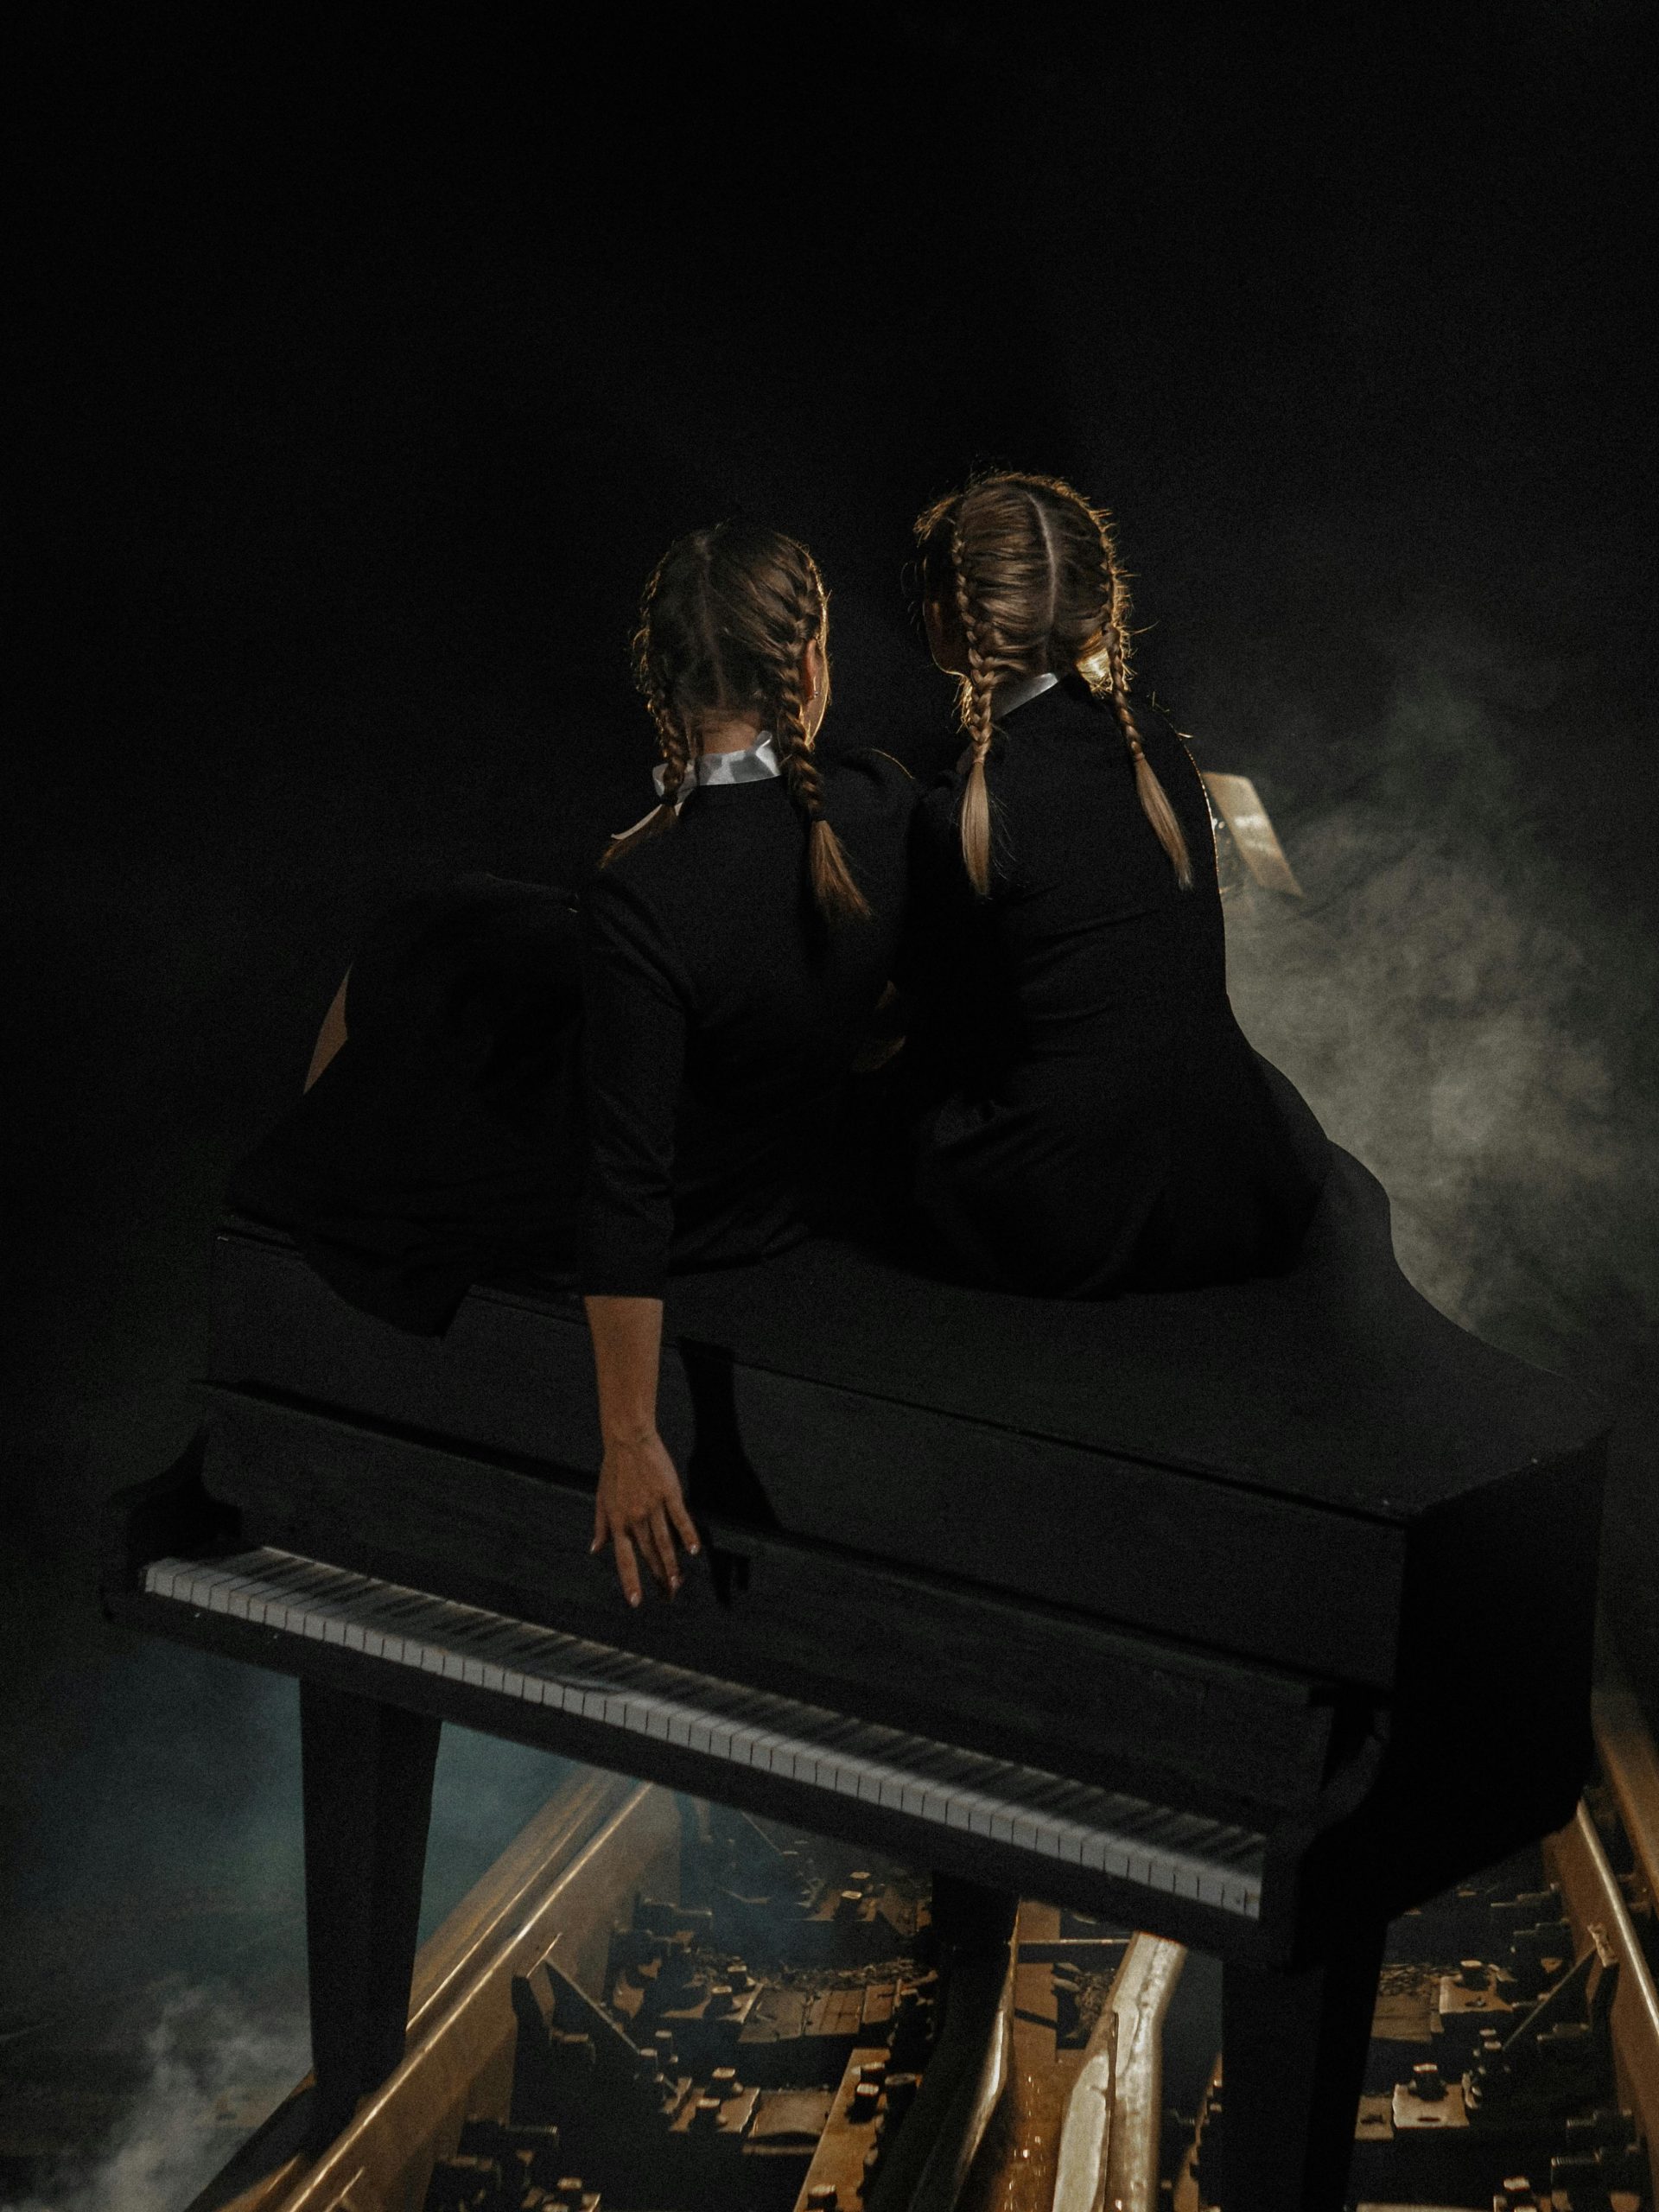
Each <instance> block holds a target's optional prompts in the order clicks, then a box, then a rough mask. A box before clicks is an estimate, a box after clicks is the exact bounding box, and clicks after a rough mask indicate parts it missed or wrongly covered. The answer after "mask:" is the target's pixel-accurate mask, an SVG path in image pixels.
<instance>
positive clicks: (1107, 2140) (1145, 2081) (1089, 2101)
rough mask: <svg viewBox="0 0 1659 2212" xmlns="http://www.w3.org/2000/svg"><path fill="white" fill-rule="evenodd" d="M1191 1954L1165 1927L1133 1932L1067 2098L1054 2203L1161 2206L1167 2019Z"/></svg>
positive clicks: (1083, 2208)
mask: <svg viewBox="0 0 1659 2212" xmlns="http://www.w3.org/2000/svg"><path fill="white" fill-rule="evenodd" d="M1185 1962H1186V1952H1185V1948H1183V1947H1182V1945H1180V1944H1179V1943H1172V1942H1167V1941H1166V1940H1165V1938H1164V1937H1162V1936H1135V1939H1134V1941H1133V1942H1131V1943H1130V1945H1129V1948H1128V1950H1127V1951H1126V1952H1125V1953H1124V1954H1123V1959H1122V1964H1121V1965H1120V1966H1119V1967H1118V1970H1117V1972H1116V1974H1115V1975H1114V1976H1113V1979H1112V1986H1111V1988H1110V1989H1109V1992H1108V1993H1107V1997H1106V2002H1105V2005H1103V2008H1102V2011H1101V2015H1100V2020H1099V2022H1098V2024H1097V2025H1096V2029H1095V2032H1094V2035H1093V2036H1092V2037H1090V2044H1089V2049H1088V2051H1087V2052H1086V2054H1085V2055H1084V2062H1083V2070H1082V2072H1081V2073H1080V2074H1079V2075H1078V2076H1077V2081H1076V2082H1075V2083H1074V2084H1073V2085H1072V2089H1071V2096H1070V2098H1069V2099H1068V2100H1067V2102H1066V2107H1065V2121H1064V2123H1063V2125H1062V2127H1061V2131H1060V2148H1059V2159H1058V2170H1057V2171H1056V2174H1055V2179H1054V2212H1101V2208H1102V2207H1103V2206H1104V2205H1107V2204H1109V2205H1111V2206H1112V2208H1113V2212H1157V2207H1158V2204H1159V2202H1160V2196H1159V2186H1160V2179H1161V2171H1162V2170H1161V2156H1162V2147H1163V2121H1164V2113H1163V2102H1164V2095H1163V2087H1164V2065H1163V2049H1164V2021H1165V2019H1166V2016H1167V2014H1168V2012H1169V2004H1170V1999H1171V1998H1172V1997H1173V1995H1174V1993H1175V1985H1176V1983H1177V1982H1178V1981H1179V1980H1180V1974H1181V1968H1182V1967H1183V1966H1184V1965H1185Z"/></svg>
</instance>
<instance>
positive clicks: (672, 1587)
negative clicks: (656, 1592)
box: [669, 1575, 680, 1591]
mask: <svg viewBox="0 0 1659 2212" xmlns="http://www.w3.org/2000/svg"><path fill="white" fill-rule="evenodd" d="M679 1586H680V1578H679V1576H678V1575H676V1576H675V1577H674V1580H672V1581H671V1583H670V1584H669V1589H670V1590H671V1591H675V1590H677V1589H678V1588H679Z"/></svg>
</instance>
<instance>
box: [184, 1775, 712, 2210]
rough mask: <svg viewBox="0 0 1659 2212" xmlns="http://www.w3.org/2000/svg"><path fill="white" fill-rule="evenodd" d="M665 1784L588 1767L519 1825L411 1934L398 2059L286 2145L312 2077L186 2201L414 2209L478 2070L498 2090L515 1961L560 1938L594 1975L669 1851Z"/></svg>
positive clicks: (506, 2076)
mask: <svg viewBox="0 0 1659 2212" xmlns="http://www.w3.org/2000/svg"><path fill="white" fill-rule="evenodd" d="M679 1847H680V1826H679V1816H678V1814H677V1810H676V1808H675V1801H674V1798H673V1796H672V1795H671V1792H669V1791H667V1790H665V1789H658V1788H657V1787H655V1786H654V1785H653V1784H652V1783H632V1782H629V1781H627V1780H626V1779H624V1778H623V1777H619V1776H613V1775H604V1774H599V1773H596V1772H594V1771H591V1770H584V1771H582V1772H581V1773H579V1774H576V1775H574V1776H572V1777H571V1778H570V1779H569V1781H567V1782H566V1783H563V1785H562V1786H561V1788H560V1789H558V1790H557V1791H556V1792H555V1794H554V1796H552V1797H551V1798H550V1800H549V1802H548V1803H547V1804H546V1805H545V1806H544V1807H543V1808H542V1810H541V1812H540V1813H538V1814H537V1815H536V1817H535V1818H534V1819H533V1820H532V1821H530V1822H529V1824H528V1825H527V1826H526V1827H524V1829H523V1830H522V1831H521V1833H520V1834H518V1837H517V1838H516V1839H515V1840H513V1842H512V1843H511V1844H510V1845H509V1846H508V1847H507V1849H506V1850H505V1852H504V1853H502V1855H501V1857H500V1858H499V1859H497V1860H496V1862H495V1864H494V1865H493V1866H492V1867H491V1868H490V1869H489V1871H488V1872H487V1873H486V1874H485V1875H484V1876H483V1878H481V1880H480V1881H479V1882H478V1883H477V1884H476V1885H474V1888H473V1889H472V1890H471V1891H469V1892H468V1893H467V1896H466V1897H464V1898H463V1899H462V1900H461V1903H460V1904H458V1905H457V1906H456V1907H455V1909H454V1911H453V1912H452V1913H451V1914H450V1915H449V1916H448V1918H447V1919H446V1920H445V1921H444V1922H443V1923H442V1926H441V1927H440V1928H439V1929H437V1930H436V1931H435V1933H434V1934H433V1935H432V1936H430V1937H429V1939H428V1941H427V1942H425V1943H424V1944H423V1946H422V1948H421V1951H420V1954H419V1956H418V1957H417V1959H416V1966H415V1974H414V1981H413V1986H412V1988H411V1991H410V2019H409V2040H408V2048H407V2050H406V2052H405V2055H404V2062H403V2064H402V2065H401V2066H400V2067H399V2068H398V2069H397V2072H396V2073H395V2074H393V2075H392V2076H391V2079H390V2080H389V2081H388V2082H385V2083H384V2084H383V2085H382V2087H381V2088H379V2089H378V2090H376V2091H375V2092H374V2094H372V2096H371V2097H369V2098H368V2099H366V2100H365V2102H364V2103H363V2104H362V2105H361V2106H360V2107H359V2110H358V2112H357V2113H356V2115H355V2117H354V2118H353V2120H351V2121H350V2122H349V2123H348V2125H347V2126H346V2128H345V2129H344V2131H343V2132H342V2133H340V2135H339V2136H338V2137H337V2138H336V2139H334V2142H333V2143H332V2144H330V2145H328V2146H327V2148H326V2149H324V2150H322V2151H321V2152H304V2151H296V2150H294V2149H291V2148H290V2147H289V2145H290V2144H291V2142H292V2139H293V2137H294V2135H295V2133H296V2123H299V2124H300V2125H301V2126H302V2123H303V2121H304V2119H305V2117H306V2109H307V2106H308V2095H307V2091H308V2084H309V2078H310V2077H309V2076H307V2079H306V2081H305V2082H302V2083H301V2084H300V2085H299V2086H298V2088H296V2090H295V2092H294V2093H293V2094H292V2096H291V2097H290V2098H289V2100H288V2101H287V2103H286V2104H285V2105H283V2107H279V2108H278V2110H277V2113H274V2114H273V2115H272V2117H271V2119H270V2120H269V2121H267V2122H266V2124H265V2126H264V2127H263V2128H261V2129H260V2130H258V2131H257V2133H256V2134H255V2136H254V2137H253V2138H252V2139H251V2141H250V2142H249V2143H247V2144H245V2145H243V2147H242V2149H241V2150H240V2151H238V2152H237V2153H236V2155H235V2156H234V2157H233V2158H232V2159H231V2161H230V2162H229V2164H227V2165H226V2167H225V2168H224V2170H223V2171H222V2172H221V2173H220V2175H219V2177H217V2178H216V2179H215V2180H214V2181H213V2182H210V2183H208V2185H207V2188H206V2189H205V2190H202V2191H201V2193H200V2195H199V2196H197V2197H196V2199H195V2200H194V2202H193V2204H192V2205H191V2206H190V2208H189V2212H421V2207H422V2205H423V2202H424V2200H425V2196H426V2192H427V2188H428V2185H429V2182H430V2179H431V2175H432V2169H433V2166H434V2164H435V2161H436V2159H437V2158H441V2157H443V2156H445V2155H447V2153H448V2151H449V2150H451V2149H453V2147H454V2143H455V2140H456V2139H457V2138H458V2136H459V2134H460V2132H461V2123H462V2122H463V2121H464V2120H465V2119H466V2118H467V2113H468V2111H469V2110H471V2109H475V2108H476V2094H477V2090H478V2086H479V2084H480V2082H481V2081H486V2080H487V2081H489V2082H495V2083H497V2084H498V2086H499V2087H500V2088H501V2089H502V2092H503V2094H505V2084H506V2082H508V2081H509V2080H510V2078H511V2074H512V2048H513V2040H514V2037H515V2036H516V2033H517V2023H516V2021H515V2018H514V2015H513V2010H512V1977H513V1975H514V1974H527V1973H528V1972H529V1971H530V1970H531V1967H533V1966H535V1965H537V1963H539V1961H541V1960H543V1959H544V1958H545V1957H547V1955H549V1953H550V1951H552V1950H554V1949H556V1950H557V1954H558V1958H559V1963H560V1965H561V1966H563V1967H565V1968H566V1969H567V1971H569V1972H570V1973H571V1974H573V1975H574V1976H575V1979H577V1980H582V1981H584V1982H590V1983H592V1984H594V1985H595V1986H596V1984H597V1982H598V1980H599V1979H600V1978H601V1975H602V1973H603V1968H604V1961H605V1955H606V1947H607V1940H608V1936H609V1930H610V1928H611V1926H612V1923H613V1919H614V1918H615V1917H617V1916H620V1913H621V1912H622V1910H624V1909H625V1908H626V1904H627V1903H628V1901H629V1899H630V1898H631V1897H632V1895H633V1894H634V1892H635V1891H637V1890H638V1889H639V1887H640V1886H641V1885H642V1883H643V1882H645V1881H647V1880H649V1879H651V1878H652V1877H653V1875H654V1874H655V1873H657V1872H662V1871H664V1870H665V1869H666V1868H668V1867H671V1866H675V1865H677V1858H678V1852H679Z"/></svg>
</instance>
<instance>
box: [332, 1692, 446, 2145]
mask: <svg viewBox="0 0 1659 2212" xmlns="http://www.w3.org/2000/svg"><path fill="white" fill-rule="evenodd" d="M440 1726H441V1724H440V1723H439V1722H438V1721H436V1720H434V1719H429V1718H428V1717H427V1716H426V1715H425V1714H424V1713H406V1712H404V1710H403V1708H402V1707H398V1706H390V1705H381V1704H379V1703H378V1702H377V1701H376V1700H374V1699H372V1698H365V1697H359V1696H356V1695H354V1694H352V1693H350V1692H348V1691H345V1690H335V1689H327V1688H323V1687H321V1685H320V1684H318V1683H315V1682H308V1681H302V1682H301V1684H300V1751H301V1762H302V1777H303V1792H304V1802H305V1942H306V1963H307V1967H308V1973H309V1976H310V1998H311V2063H312V2067H313V2069H314V2071H315V2075H316V2081H317V2116H316V2129H317V2132H318V2133H319V2134H320V2135H321V2137H322V2138H324V2139H331V2138H332V2137H334V2135H337V2134H338V2133H339V2132H340V2129H341V2127H343V2126H345V2124H346V2121H347V2120H349V2119H350V2118H351V2116H352V2113H353V2112H354V2111H355V2110H356V2107H357V2102H358V2100H359V2097H361V2096H364V2095H365V2094H367V2092H368V2091H369V2090H371V2089H373V2088H378V2086H379V2084H380V2083H381V2082H384V2081H385V2079H386V2077H387V2075H389V2074H391V2073H392V2072H393V2071H394V2069H396V2068H397V2066H398V2064H399V2063H401V2061H402V2059H403V2056H404V2031H405V2028H406V2026H407V2024H408V2019H409V1989H410V1974H411V1973H412V1971H413V1968H414V1964H415V1942H416V1935H417V1934H418V1932H419V1927H420V1917H421V1878H422V1875H423V1872H424V1871H425V1866H426V1833H427V1826H428V1822H429V1817H430V1815H431V1810H432V1774H433V1769H434V1767H435V1764H436V1762H437V1756H438V1732H439V1728H440Z"/></svg>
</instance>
